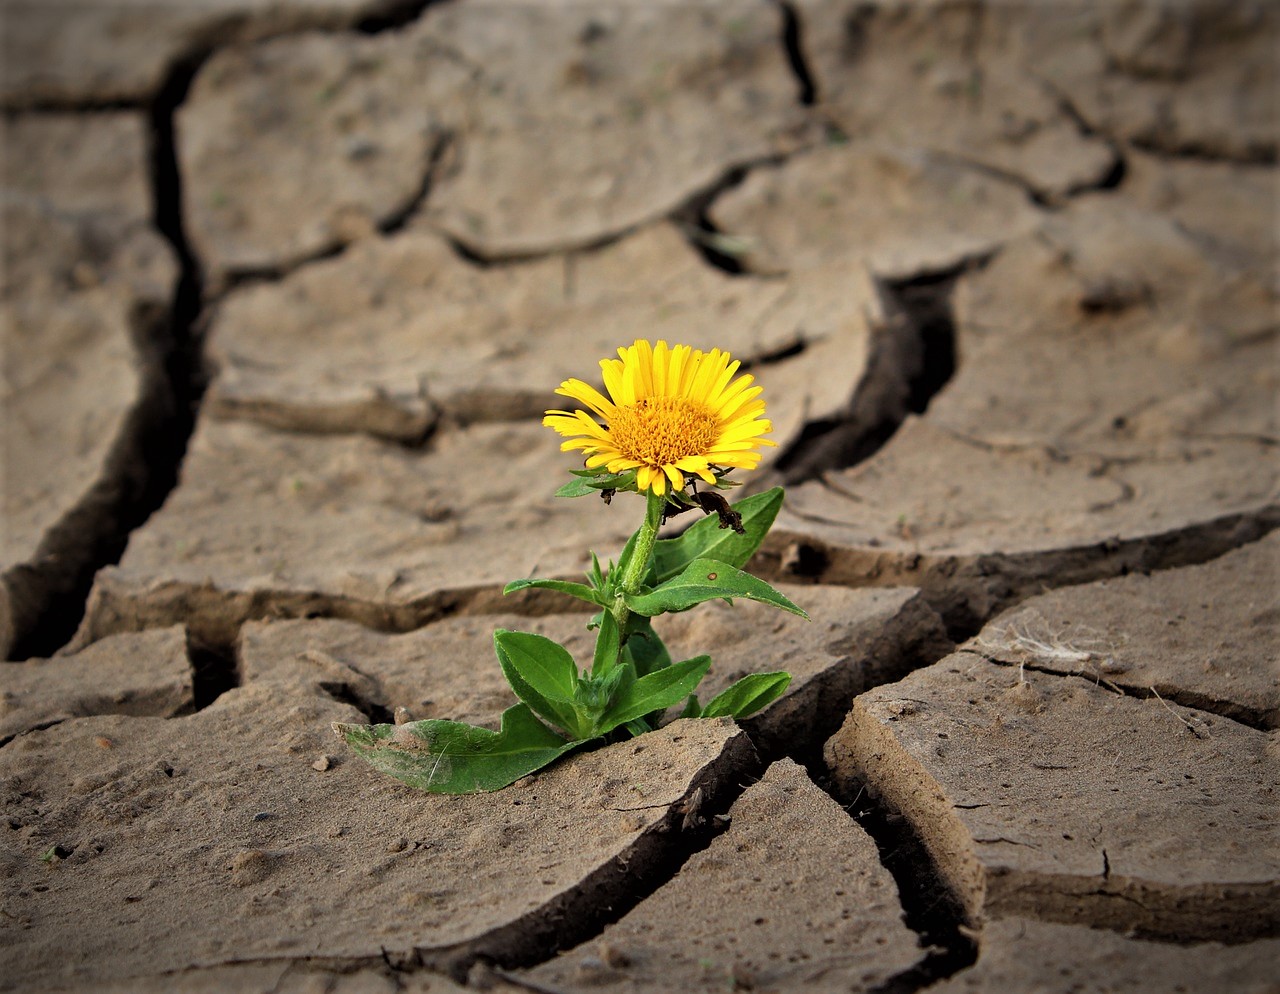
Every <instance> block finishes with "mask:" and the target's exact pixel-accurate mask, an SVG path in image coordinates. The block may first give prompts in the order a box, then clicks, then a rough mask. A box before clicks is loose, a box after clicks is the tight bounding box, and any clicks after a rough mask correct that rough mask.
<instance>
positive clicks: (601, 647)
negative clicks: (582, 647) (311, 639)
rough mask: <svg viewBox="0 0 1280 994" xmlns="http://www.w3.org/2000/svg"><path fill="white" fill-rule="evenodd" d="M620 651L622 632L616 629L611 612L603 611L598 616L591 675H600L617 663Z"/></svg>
mask: <svg viewBox="0 0 1280 994" xmlns="http://www.w3.org/2000/svg"><path fill="white" fill-rule="evenodd" d="M621 652H622V634H621V633H620V632H619V630H618V622H617V619H615V618H614V616H613V613H612V612H610V611H605V612H603V614H601V616H600V628H599V630H598V631H597V632H596V651H595V656H594V658H593V659H592V661H591V675H592V676H594V677H602V676H604V675H605V674H607V673H608V672H609V671H610V670H612V669H613V668H614V667H615V666H616V665H617V664H618V655H619V653H621Z"/></svg>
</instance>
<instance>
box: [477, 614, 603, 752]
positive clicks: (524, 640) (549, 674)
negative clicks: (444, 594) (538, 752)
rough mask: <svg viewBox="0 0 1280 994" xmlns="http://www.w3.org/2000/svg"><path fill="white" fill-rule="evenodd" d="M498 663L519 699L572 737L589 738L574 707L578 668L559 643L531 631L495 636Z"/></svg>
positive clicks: (496, 633)
mask: <svg viewBox="0 0 1280 994" xmlns="http://www.w3.org/2000/svg"><path fill="white" fill-rule="evenodd" d="M493 645H494V648H495V649H496V650H497V653H498V663H499V664H500V665H501V666H502V672H503V674H504V675H505V676H506V678H507V682H508V683H509V684H511V689H512V690H514V691H515V692H516V696H517V697H519V698H520V700H522V701H524V702H525V703H526V704H528V705H529V707H531V708H532V709H533V710H534V711H536V712H537V713H538V714H540V715H541V716H542V717H543V718H546V719H547V721H549V722H551V723H552V724H553V725H557V726H559V727H560V728H563V729H564V730H565V731H566V732H568V733H569V735H570V736H572V737H573V738H578V739H583V738H589V737H590V736H589V734H586V730H585V729H583V728H582V727H581V722H580V720H579V717H578V711H577V709H576V708H575V707H574V702H575V700H576V698H577V689H578V667H577V664H575V663H574V661H573V657H572V656H571V655H569V651H568V650H567V649H566V648H565V647H564V646H562V645H560V644H559V643H558V642H553V641H552V640H551V639H549V638H547V637H546V636H544V635H535V634H533V633H532V632H511V631H507V630H506V629H504V628H500V629H498V630H497V631H496V632H494V633H493Z"/></svg>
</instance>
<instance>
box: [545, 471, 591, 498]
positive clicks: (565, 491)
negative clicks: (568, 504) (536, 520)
mask: <svg viewBox="0 0 1280 994" xmlns="http://www.w3.org/2000/svg"><path fill="white" fill-rule="evenodd" d="M597 492H598V491H596V490H594V489H592V487H591V484H590V482H589V481H588V480H584V479H582V478H581V477H577V476H575V477H574V478H573V479H572V480H570V481H569V482H568V483H565V484H563V485H562V486H559V487H557V488H556V493H555V495H556V496H557V497H585V496H587V494H594V493H597Z"/></svg>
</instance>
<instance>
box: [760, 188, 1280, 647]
mask: <svg viewBox="0 0 1280 994" xmlns="http://www.w3.org/2000/svg"><path fill="white" fill-rule="evenodd" d="M954 311H955V323H956V349H957V352H958V354H959V363H958V367H959V368H958V372H957V373H956V375H955V376H954V378H953V379H952V380H951V381H950V382H949V383H948V384H947V385H946V387H945V388H944V389H943V390H942V391H941V392H940V393H939V394H938V395H937V396H935V397H934V398H933V400H932V401H931V403H930V405H929V409H928V411H927V412H926V414H925V415H924V416H923V417H922V418H919V419H914V420H912V419H908V421H907V422H906V423H904V424H903V426H902V428H901V429H900V430H899V431H898V432H897V434H896V435H895V436H894V437H893V438H892V439H891V440H890V441H889V442H888V443H887V444H886V445H885V446H884V448H882V449H881V450H880V451H879V452H877V453H876V454H875V455H874V456H873V457H872V458H871V459H869V460H867V461H865V462H863V463H861V464H860V465H858V466H855V467H853V468H851V469H834V470H831V471H828V472H826V473H824V474H823V475H822V477H821V479H819V480H816V481H814V482H810V483H806V484H803V485H802V486H799V487H794V488H792V489H791V490H790V492H789V493H788V501H787V505H786V507H784V509H783V511H782V514H781V516H780V517H779V524H780V525H781V527H782V529H785V531H780V532H779V531H775V533H774V535H773V536H771V539H770V542H771V543H772V545H771V549H772V550H773V552H774V554H775V555H777V556H778V557H779V562H781V560H782V559H784V558H785V559H787V560H788V561H789V562H790V563H791V564H792V569H793V571H796V572H799V571H808V572H809V573H810V574H811V575H815V576H818V577H821V578H822V579H823V580H826V581H828V582H844V583H865V582H872V583H891V584H913V585H917V586H921V587H923V588H925V589H926V590H928V591H931V592H936V598H935V604H936V605H937V606H938V607H939V609H940V610H941V611H942V612H943V613H944V614H945V615H946V616H947V618H948V621H949V622H950V623H953V624H954V623H959V624H960V625H961V627H964V626H965V625H971V624H973V623H974V622H975V621H976V620H978V619H982V618H986V617H989V616H990V613H991V611H992V610H993V609H994V608H996V607H998V606H999V605H1000V604H1001V603H1004V602H1006V601H1007V599H1008V598H1010V597H1013V596H1019V595H1021V594H1025V593H1027V592H1035V591H1036V590H1037V587H1039V588H1041V589H1042V588H1043V587H1044V586H1050V585H1052V586H1059V585H1063V584H1066V583H1071V582H1079V581H1082V580H1093V579H1097V578H1099V577H1102V576H1107V575H1114V574H1116V573H1121V572H1125V571H1129V570H1140V569H1150V568H1154V567H1157V566H1162V565H1181V564H1184V563H1188V562H1195V561H1201V560H1203V559H1206V558H1209V557H1211V556H1213V555H1216V554H1219V553H1221V552H1224V551H1226V550H1228V549H1230V548H1232V547H1234V546H1236V545H1238V544H1240V543H1241V542H1244V541H1248V540H1250V539H1252V538H1256V537H1257V536H1259V535H1261V534H1264V533H1265V532H1266V531H1267V530H1268V529H1269V528H1271V527H1274V526H1275V524H1276V523H1277V521H1280V505H1277V501H1276V496H1277V481H1278V479H1280V477H1278V475H1277V468H1278V467H1277V460H1276V449H1275V444H1274V442H1275V439H1276V438H1277V437H1280V426H1278V425H1277V412H1276V407H1275V404H1274V397H1275V390H1276V386H1277V374H1276V369H1277V367H1276V364H1275V362H1274V358H1275V348H1276V338H1275V327H1274V313H1275V299H1274V296H1273V295H1272V293H1271V291H1270V290H1268V289H1267V288H1266V287H1265V286H1264V285H1262V284H1261V283H1259V282H1258V281H1257V280H1256V279H1255V278H1254V277H1253V276H1252V275H1251V274H1250V273H1249V272H1245V271H1240V270H1236V269H1232V268H1227V267H1225V266H1223V265H1222V264H1221V262H1220V261H1219V260H1214V259H1211V258H1209V257H1208V256H1206V255H1205V254H1203V253H1202V252H1200V251H1199V249H1198V247H1197V244H1196V243H1195V242H1194V241H1192V240H1191V239H1190V238H1188V237H1187V236H1186V235H1184V234H1182V233H1181V232H1180V231H1179V230H1178V229H1177V228H1176V227H1175V226H1174V225H1173V224H1171V223H1170V222H1168V221H1167V220H1165V219H1162V218H1160V217H1157V216H1154V215H1151V214H1149V213H1146V212H1144V211H1141V210H1139V209H1137V208H1134V207H1133V206H1131V205H1130V204H1128V203H1127V201H1126V200H1124V199H1123V198H1118V197H1116V196H1114V195H1110V196H1103V195H1096V196H1089V197H1086V198H1081V199H1080V200H1078V201H1076V202H1074V203H1073V204H1072V205H1071V206H1070V207H1069V208H1067V209H1066V210H1064V211H1062V212H1060V213H1059V214H1056V215H1054V216H1052V217H1050V218H1047V219H1046V220H1045V222H1044V224H1043V225H1042V227H1041V228H1040V230H1038V231H1037V232H1036V233H1034V234H1032V235H1028V236H1026V237H1024V238H1021V239H1015V240H1013V241H1011V242H1010V243H1009V244H1008V245H1007V246H1006V247H1005V248H1004V249H1003V250H1001V252H1000V253H999V254H998V255H997V256H996V258H995V259H994V260H993V261H992V262H991V263H989V264H988V265H987V266H986V267H984V268H983V269H981V270H979V271H977V272H972V273H969V274H966V275H964V276H962V277H961V278H960V280H959V282H958V285H957V287H956V290H955V297H954ZM788 532H789V533H790V535H788V534H787V533H788ZM806 560H807V562H808V565H807V566H805V565H804V562H805V561H806Z"/></svg>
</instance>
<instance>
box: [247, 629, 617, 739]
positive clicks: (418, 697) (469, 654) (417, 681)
mask: <svg viewBox="0 0 1280 994" xmlns="http://www.w3.org/2000/svg"><path fill="white" fill-rule="evenodd" d="M590 617H591V616H590V614H555V615H549V616H547V617H542V618H530V617H527V616H522V615H517V614H492V615H464V616H462V617H457V618H446V619H444V620H442V621H437V622H435V623H434V624H430V625H427V626H426V627H425V628H419V629H417V630H416V631H412V632H405V633H403V634H400V635H393V634H388V633H386V632H378V631H374V630H373V629H370V628H366V627H364V626H363V625H359V624H356V623H355V622H351V621H340V620H336V619H331V618H307V619H290V620H284V621H252V622H249V623H248V624H246V625H245V626H244V628H243V629H241V632H240V638H239V641H238V644H237V656H238V658H239V661H240V673H241V677H242V679H243V680H244V681H245V682H246V683H255V682H261V681H269V682H272V683H293V684H296V685H299V686H300V687H304V688H319V689H322V690H324V691H325V692H327V693H329V694H331V695H334V696H337V697H340V698H343V699H347V700H351V701H353V702H356V703H357V705H358V706H360V707H361V708H362V709H363V710H366V711H370V712H373V713H372V714H371V717H375V718H376V719H377V720H378V721H390V720H391V717H390V716H391V714H392V713H393V712H395V711H396V710H397V709H399V708H404V709H405V710H406V711H408V712H409V715H410V717H412V718H413V719H415V720H416V719H420V718H447V719H450V720H452V721H465V722H467V723H468V724H471V725H485V726H489V727H492V728H497V727H498V719H499V717H500V716H501V715H502V712H503V711H504V710H506V709H507V708H509V707H510V706H511V705H513V704H515V703H516V697H515V695H514V694H513V693H512V692H511V688H510V686H508V684H507V681H506V679H505V678H504V677H503V675H502V670H501V669H500V668H499V666H498V660H497V657H496V655H495V654H494V648H493V633H494V631H495V630H496V629H498V628H506V629H510V630H513V631H522V632H536V633H537V634H539V635H546V636H547V637H548V638H552V639H555V640H556V641H557V642H559V643H560V644H562V645H563V646H565V648H567V649H568V650H569V651H570V652H571V653H572V654H573V656H574V658H575V659H577V660H579V661H580V662H582V661H587V662H588V664H589V660H590V656H591V650H592V648H593V646H594V644H595V640H594V637H593V633H591V632H588V631H587V622H588V621H589V620H590ZM313 692H314V690H313Z"/></svg>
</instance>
